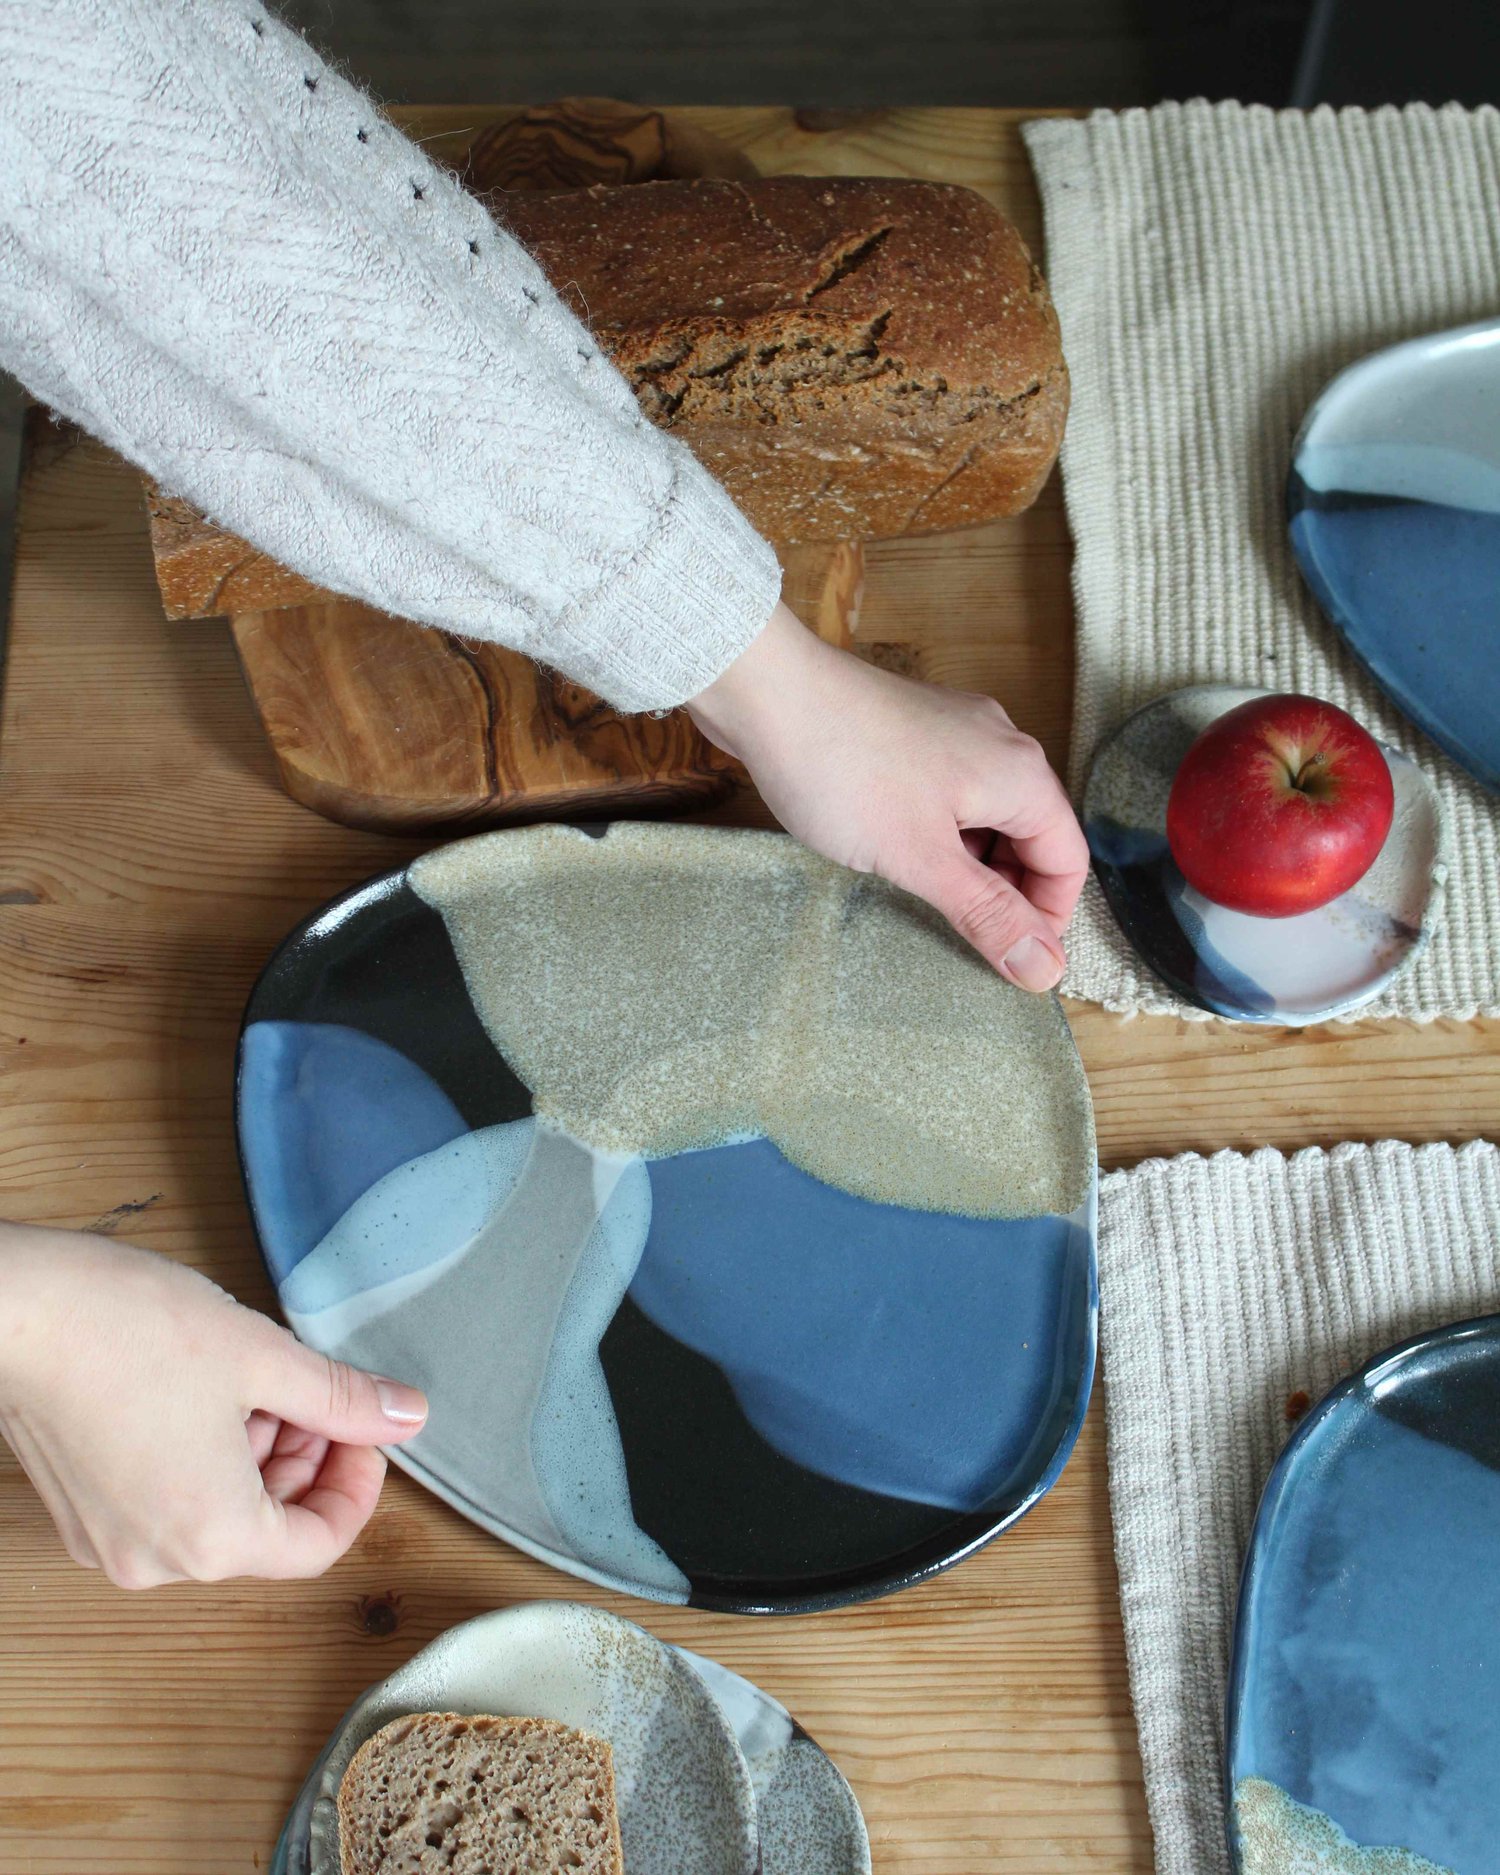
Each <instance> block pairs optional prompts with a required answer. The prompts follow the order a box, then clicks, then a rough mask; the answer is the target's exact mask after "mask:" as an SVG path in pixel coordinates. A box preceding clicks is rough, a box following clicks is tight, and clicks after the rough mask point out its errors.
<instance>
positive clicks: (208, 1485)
mask: <svg viewBox="0 0 1500 1875" xmlns="http://www.w3.org/2000/svg"><path fill="white" fill-rule="evenodd" d="M426 1415H427V1402H426V1401H425V1400H424V1399H423V1397H422V1395H421V1394H420V1393H418V1392H417V1391H416V1390H415V1389H414V1388H412V1387H405V1386H401V1385H399V1384H398V1383H397V1382H395V1381H390V1380H383V1379H376V1378H373V1377H372V1376H370V1375H368V1374H363V1373H360V1372H359V1371H358V1370H357V1369H355V1368H351V1367H346V1366H344V1365H343V1363H342V1362H339V1361H331V1360H329V1359H328V1358H327V1356H326V1355H322V1354H317V1353H314V1352H313V1350H312V1349H310V1348H305V1347H303V1346H302V1344H301V1343H300V1342H299V1341H297V1340H295V1339H294V1338H293V1337H292V1336H291V1335H290V1334H289V1333H288V1332H287V1331H286V1330H285V1329H284V1328H279V1327H278V1326H277V1325H276V1324H275V1323H274V1322H272V1321H270V1320H269V1319H268V1318H267V1317H266V1316H264V1315H259V1314H257V1313H256V1312H255V1311H254V1310H252V1309H246V1308H242V1307H241V1306H240V1304H239V1303H237V1302H236V1301H235V1300H234V1299H233V1297H231V1296H228V1295H226V1294H225V1293H224V1291H223V1290H222V1289H219V1288H216V1287H215V1285H214V1284H213V1283H211V1282H209V1281H208V1279H207V1278H206V1277H203V1276H200V1275H199V1274H198V1273H197V1272H196V1271H195V1270H191V1269H187V1268H185V1267H184V1266H183V1265H181V1264H179V1263H174V1262H172V1261H171V1260H170V1259H169V1258H167V1257H160V1256H153V1255H152V1254H151V1253H150V1252H149V1251H146V1250H138V1249H136V1248H134V1247H133V1246H132V1245H129V1244H119V1243H113V1242H111V1241H110V1240H109V1239H108V1238H104V1237H93V1236H88V1235H86V1234H85V1233H83V1232H81V1231H58V1230H39V1229H33V1228H30V1227H26V1226H22V1225H12V1224H0V1433H3V1434H4V1436H5V1438H6V1440H7V1441H8V1442H9V1444H10V1447H11V1449H12V1451H14V1453H15V1454H16V1457H17V1458H18V1459H19V1460H20V1461H21V1464H22V1466H23V1467H24V1469H25V1471H26V1474H27V1476H28V1477H29V1478H30V1479H31V1482H32V1483H33V1484H34V1485H35V1486H36V1489H37V1491H38V1493H39V1494H40V1496H41V1499H42V1502H43V1503H44V1504H45V1505H46V1506H47V1509H48V1510H49V1511H50V1512H51V1514H52V1519H53V1521H54V1522H55V1523H56V1525H57V1528H58V1532H59V1534H60V1535H61V1537H62V1540H63V1542H64V1544H65V1545H66V1546H67V1550H68V1554H69V1555H70V1556H72V1558H73V1559H74V1561H75V1562H80V1563H82V1564H83V1565H84V1566H85V1568H93V1569H102V1570H103V1571H104V1573H105V1574H106V1575H107V1576H108V1577H109V1578H110V1580H111V1581H113V1582H116V1583H118V1584H119V1585H120V1587H121V1588H152V1587H155V1586H156V1585H157V1584H158V1583H162V1582H176V1581H181V1580H183V1579H185V1578H192V1579H194V1580H196V1581H200V1582H216V1581H220V1580H222V1579H223V1578H224V1577H226V1576H238V1575H256V1576H272V1577H290V1576H313V1575H319V1574H321V1573H322V1571H323V1570H325V1569H326V1568H328V1566H329V1565H330V1564H331V1563H333V1562H335V1561H337V1559H338V1558H339V1557H340V1556H342V1555H343V1553H344V1551H345V1550H347V1549H348V1547H349V1545H350V1544H351V1543H352V1542H353V1541H354V1539H355V1537H356V1536H358V1534H359V1532H360V1530H361V1529H362V1528H363V1527H364V1525H365V1523H366V1521H367V1519H368V1518H369V1516H370V1513H371V1511H373V1510H374V1508H375V1500H376V1498H377V1497H378V1496H379V1495H380V1483H381V1479H382V1478H383V1477H384V1476H385V1458H384V1456H383V1454H382V1453H380V1452H379V1451H377V1450H376V1443H377V1441H378V1442H379V1443H380V1444H382V1445H392V1444H396V1443H399V1442H400V1441H401V1440H403V1439H408V1438H410V1437H411V1435H412V1434H413V1433H415V1432H417V1431H419V1430H420V1429H421V1426H422V1422H423V1421H424V1419H425V1418H426Z"/></svg>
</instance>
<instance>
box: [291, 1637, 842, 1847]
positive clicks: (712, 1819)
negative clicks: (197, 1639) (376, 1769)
mask: <svg viewBox="0 0 1500 1875" xmlns="http://www.w3.org/2000/svg"><path fill="white" fill-rule="evenodd" d="M416 1711H444V1712H485V1713H492V1714H495V1715H497V1716H506V1715H513V1716H527V1717H536V1718H545V1719H556V1720H558V1721H559V1722H560V1723H562V1724H565V1725H571V1726H575V1727H577V1728H579V1729H581V1730H584V1731H587V1732H591V1733H592V1734H593V1735H594V1736H595V1737H598V1738H604V1739H607V1740H608V1741H609V1743H610V1745H611V1747H612V1748H613V1751H614V1770H615V1786H616V1793H617V1797H618V1803H619V1814H620V1835H621V1843H622V1847H623V1850H624V1860H625V1868H626V1871H627V1875H681V1872H682V1870H684V1869H692V1870H693V1871H694V1875H869V1870H870V1845H869V1838H868V1836H867V1834H866V1832H865V1826H864V1820H863V1818H862V1817H861V1815H860V1810H859V1805H858V1803H857V1802H856V1801H855V1798H854V1793H853V1792H852V1791H851V1790H850V1788H849V1786H848V1784H847V1783H846V1782H845V1781H844V1779H843V1777H842V1776H841V1775H840V1773H839V1771H838V1769H837V1768H836V1767H835V1765H834V1764H833V1763H832V1762H831V1761H830V1760H829V1759H828V1758H827V1757H826V1756H825V1755H824V1753H823V1752H821V1751H820V1750H819V1749H818V1747H817V1746H816V1745H815V1744H814V1743H813V1741H812V1740H811V1739H810V1738H809V1737H808V1735H807V1733H806V1732H804V1731H803V1730H802V1728H801V1726H799V1725H798V1724H797V1723H796V1721H795V1720H794V1719H793V1718H792V1717H791V1715H790V1714H789V1713H788V1712H787V1711H786V1709H785V1708H784V1707H783V1706H781V1705H779V1704H778V1703H777V1702H776V1701H775V1700H773V1699H771V1698H770V1697H769V1696H768V1695H767V1694H765V1693H763V1692H761V1690H760V1689H759V1687H756V1686H752V1685H751V1684H750V1682H749V1681H748V1680H744V1679H741V1678H740V1676H739V1675H738V1674H735V1673H731V1672H730V1671H729V1669H728V1668H727V1667H722V1666H720V1665H719V1664H718V1663H717V1662H716V1661H711V1660H704V1659H702V1658H701V1657H699V1656H698V1655H696V1654H689V1653H685V1652H683V1651H682V1650H680V1649H678V1648H674V1647H669V1646H667V1645H666V1644H665V1643H664V1642H662V1641H659V1640H657V1639H656V1638H655V1637H654V1636H653V1635H650V1634H648V1633H646V1632H645V1630H644V1629H642V1628H638V1627H636V1626H635V1624H634V1623H633V1622H629V1621H622V1620H621V1619H620V1618H619V1617H618V1616H617V1615H612V1614H609V1613H607V1612H606V1611H605V1610H604V1609H601V1608H588V1607H584V1606H582V1605H580V1604H578V1603H570V1602H536V1603H532V1604H530V1605H529V1606H526V1607H519V1608H507V1609H501V1610H499V1611H498V1612H497V1613H495V1614H489V1615H481V1616H479V1617H478V1618H477V1619H476V1620H473V1621H466V1622H464V1623H462V1624H461V1625H460V1626H459V1627H456V1628H451V1629H449V1630H448V1632H447V1633H446V1634H443V1635H440V1636H439V1637H438V1639H437V1640H435V1641H434V1642H433V1643H432V1644H431V1645H430V1646H428V1647H426V1648H424V1649H423V1650H422V1652H421V1653H419V1654H417V1655H416V1656H415V1657H414V1658H413V1659H412V1660H410V1661H408V1662H407V1664H406V1665H405V1666H404V1667H402V1668H401V1669H400V1670H399V1671H398V1672H396V1673H393V1674H392V1675H391V1676H390V1678H389V1679H386V1680H383V1681H382V1682H381V1683H380V1685H378V1686H375V1687H372V1688H371V1690H370V1691H369V1692H368V1693H366V1694H364V1695H363V1697H362V1698H360V1699H359V1700H357V1701H356V1702H355V1704H354V1705H353V1706H352V1707H351V1708H350V1710H349V1711H348V1713H347V1714H346V1715H345V1716H344V1718H343V1719H342V1720H341V1721H340V1723H339V1725H338V1727H337V1729H336V1730H335V1732H334V1734H333V1736H332V1738H330V1740H329V1741H328V1744H327V1745H326V1746H325V1747H324V1750H323V1752H322V1754H321V1756H320V1757H319V1759H318V1761H317V1763H316V1764H315V1765H314V1766H313V1769H312V1771H311V1773H310V1774H309V1776H308V1779H307V1782H306V1783H305V1784H304V1785H303V1787H302V1790H301V1792H300V1793H299V1795H298V1797H297V1801H296V1803H295V1804H294V1805H293V1807H292V1811H291V1814H290V1815H289V1817H288V1818H287V1823H286V1827H285V1829H284V1830H283V1831H282V1834H281V1840H280V1842H279V1843H278V1844H277V1847H276V1854H275V1857H274V1858H273V1861H272V1865H271V1875H339V1847H338V1808H337V1798H338V1788H339V1782H340V1780H341V1779H342V1777H343V1775H344V1772H345V1770H346V1769H347V1768H348V1766H349V1763H350V1761H351V1759H352V1758H353V1757H354V1754H355V1753H356V1752H357V1751H358V1750H359V1747H360V1746H361V1745H362V1744H363V1743H364V1741H365V1740H366V1739H367V1738H370V1737H372V1736H373V1735H374V1734H375V1733H376V1732H378V1731H379V1730H380V1728H381V1727H382V1726H383V1725H385V1724H387V1723H388V1722H389V1721H390V1720H392V1719H394V1718H399V1717H401V1716H403V1715H404V1714H406V1713H408V1712H416Z"/></svg>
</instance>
